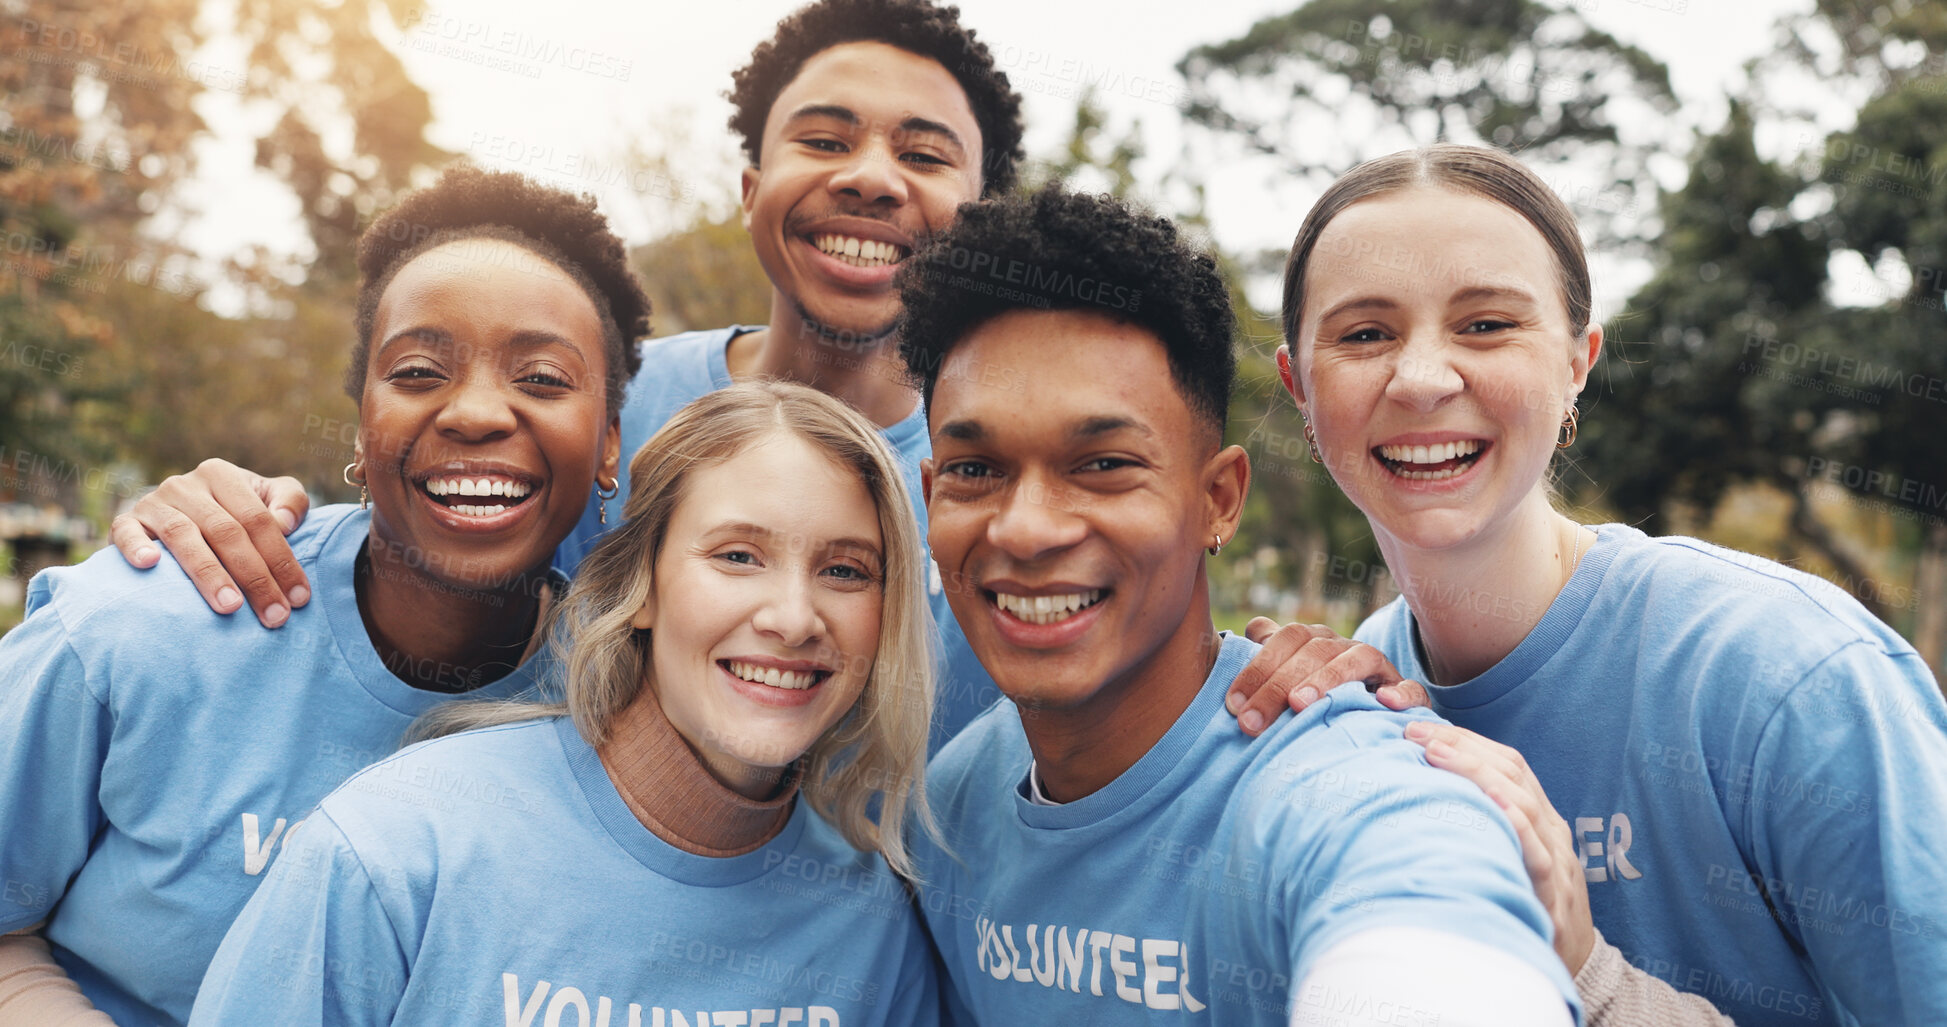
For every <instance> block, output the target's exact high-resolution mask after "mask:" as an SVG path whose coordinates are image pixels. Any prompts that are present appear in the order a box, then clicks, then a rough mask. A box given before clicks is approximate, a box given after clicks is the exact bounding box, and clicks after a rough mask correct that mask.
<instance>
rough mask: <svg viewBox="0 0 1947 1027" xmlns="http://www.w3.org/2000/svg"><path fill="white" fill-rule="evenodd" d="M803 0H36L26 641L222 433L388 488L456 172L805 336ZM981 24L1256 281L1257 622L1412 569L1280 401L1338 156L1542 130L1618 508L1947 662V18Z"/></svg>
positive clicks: (18, 507)
mask: <svg viewBox="0 0 1947 1027" xmlns="http://www.w3.org/2000/svg"><path fill="white" fill-rule="evenodd" d="M793 6H795V4H794V3H792V2H790V0H761V2H760V0H750V2H740V3H736V4H720V5H714V7H713V8H712V9H707V10H700V9H697V8H696V7H695V6H693V5H675V4H668V3H663V2H660V0H651V2H645V3H638V4H631V5H627V6H626V7H624V5H620V4H589V3H582V2H564V3H556V4H548V5H521V4H517V3H514V2H512V0H475V2H460V0H454V2H451V3H422V2H417V0H336V2H331V0H142V2H134V0H114V2H102V0H85V2H84V0H0V233H4V234H3V237H0V251H3V252H0V261H3V262H4V263H0V545H4V546H5V549H4V553H3V554H0V556H3V557H4V565H3V566H0V571H4V573H0V628H4V627H5V626H8V625H10V624H12V623H13V622H15V621H16V620H17V619H18V617H19V614H20V609H19V606H20V602H21V595H22V591H21V586H22V584H23V583H24V582H25V580H26V578H27V577H28V576H29V575H30V574H31V573H32V571H33V570H35V569H37V568H39V567H41V566H45V565H47V564H49V563H58V562H65V561H69V560H77V559H81V558H83V557H85V556H86V555H87V554H88V553H89V552H90V551H92V550H93V549H94V548H96V547H98V546H99V545H100V544H101V543H102V541H103V537H104V535H103V532H104V529H105V526H106V524H107V521H108V519H109V518H110V517H111V516H112V515H113V513H114V512H115V511H116V510H117V509H118V508H119V507H121V506H122V505H124V504H125V503H127V502H128V501H129V500H130V499H131V498H132V497H133V496H135V495H137V494H139V492H140V491H141V490H142V489H143V488H145V487H146V486H147V485H149V484H152V483H154V482H155V481H157V480H159V479H160V478H161V477H163V476H165V475H167V474H170V473H172V472H175V471H179V470H183V469H186V468H188V467H191V466H194V465H195V464H196V463H197V462H198V461H200V460H201V459H203V458H205V457H210V456H221V457H224V458H226V459H229V460H232V461H235V462H237V463H239V464H242V465H244V466H247V467H250V468H253V469H257V470H261V471H265V472H268V473H288V474H293V475H295V476H297V477H298V478H299V479H301V480H303V481H304V482H305V483H306V484H307V486H308V487H309V488H310V489H311V490H312V494H313V496H314V497H317V498H318V499H322V500H333V499H345V498H348V490H347V489H346V488H345V486H344V485H343V484H341V483H340V481H339V471H340V469H341V468H342V467H343V466H344V464H345V463H346V462H347V461H348V460H349V459H350V454H351V443H352V438H353V433H354V431H355V428H354V423H355V421H354V419H355V412H354V409H353V406H352V404H351V401H350V400H348V399H346V398H345V397H344V396H343V395H342V393H341V392H340V389H339V381H340V376H341V374H342V371H343V367H344V362H345V356H346V353H347V351H348V349H349V346H350V343H351V323H352V295H353V290H354V287H355V284H356V283H355V280H354V273H353V269H352V259H351V255H352V246H353V242H354V240H355V239H356V238H357V235H358V233H359V231H360V229H361V228H362V227H363V226H364V225H365V224H367V223H369V221H370V220H371V219H372V218H373V217H374V216H375V214H376V213H378V212H380V211H382V210H383V209H385V207H386V206H388V205H389V204H390V203H391V202H392V200H393V198H394V197H396V196H397V195H398V194H399V193H400V192H401V191H402V190H405V189H408V188H411V187H412V186H413V185H415V184H421V183H424V182H426V181H429V180H430V179H431V177H432V176H433V175H434V173H435V172H436V170H437V169H438V168H439V167H440V166H441V165H443V164H445V163H447V162H449V161H453V160H472V161H475V162H477V163H480V164H482V165H486V166H489V167H506V168H513V169H518V170H522V171H525V172H527V173H529V174H532V175H534V176H535V177H537V178H540V179H543V180H545V181H549V182H551V183H553V184H557V185H563V186H568V187H571V188H575V189H578V190H582V191H588V192H593V193H595V194H596V195H597V196H598V197H599V198H600V199H601V201H602V203H603V205H604V208H605V209H606V210H607V211H608V212H609V213H610V216H611V218H612V219H613V220H614V221H615V222H616V224H617V225H618V227H619V228H620V229H621V230H622V231H623V232H624V233H625V234H626V235H627V236H628V237H629V238H630V240H631V241H632V243H634V244H635V245H636V250H635V257H636V261H637V264H638V267H639V268H640V269H641V271H642V273H643V275H644V276H645V277H646V279H647V281H648V284H649V287H650V291H651V294H652V296H653V297H654V299H655V303H656V317H655V321H656V328H657V331H658V333H668V332H674V331H680V330H684V329H689V328H702V327H715V326H720V325H724V324H729V323H732V322H744V323H755V322H761V321H762V320H764V319H765V317H766V316H767V313H768V306H769V290H768V285H767V284H766V282H765V280H764V278H763V275H762V273H761V271H760V270H759V268H758V267H757V265H756V263H755V260H754V258H752V256H751V255H750V250H749V246H748V243H747V241H746V239H745V237H744V233H743V230H742V228H741V227H740V226H739V223H738V220H737V217H736V206H735V199H736V195H737V193H736V181H737V172H738V170H739V169H740V167H741V164H742V160H741V155H740V153H739V152H738V150H737V144H736V141H735V140H734V139H733V138H732V137H731V136H730V135H729V133H728V131H727V130H726V129H725V128H724V127H723V126H724V122H725V120H726V118H727V117H728V113H729V107H728V104H727V103H726V102H725V101H724V100H723V99H722V94H723V92H724V91H725V89H726V88H727V87H728V85H729V73H730V71H731V69H733V68H735V67H737V66H738V65H740V64H741V63H742V62H743V61H744V60H745V59H746V58H747V56H748V54H749V51H750V48H751V47H752V46H753V45H755V44H756V43H757V42H758V41H760V40H761V39H763V38H766V37H767V36H768V35H769V34H770V32H771V29H772V26H773V25H774V23H775V22H776V20H777V19H778V18H779V17H781V16H782V15H783V14H785V13H787V12H788V11H789V10H790V9H791V8H792V7H793ZM962 9H963V15H964V17H965V20H966V21H967V22H968V23H969V24H970V25H971V26H973V27H974V28H975V29H976V30H978V31H979V32H980V33H981V34H982V36H983V38H984V39H986V40H987V41H988V43H989V44H990V46H991V47H992V48H993V49H994V52H995V54H996V57H997V59H998V61H999V63H1000V64H1001V66H1002V68H1003V70H1005V71H1007V72H1008V73H1009V75H1010V76H1011V77H1012V79H1013V81H1014V84H1015V86H1016V88H1017V89H1019V90H1020V91H1021V92H1022V94H1023V95H1024V96H1025V97H1026V101H1027V107H1026V115H1027V118H1028V121H1029V129H1030V130H1029V135H1028V144H1029V149H1030V158H1031V167H1030V169H1029V172H1028V174H1027V175H1025V176H1024V177H1025V178H1026V179H1027V180H1028V181H1027V184H1026V185H1025V186H1024V188H1025V187H1031V186H1032V185H1034V184H1038V183H1039V182H1042V181H1046V180H1048V179H1051V178H1064V179H1068V180H1070V181H1072V182H1074V183H1076V184H1078V185H1081V186H1083V187H1086V188H1092V189H1098V190H1106V191H1113V192H1115V193H1118V194H1121V195H1125V196H1130V197H1135V198H1139V199H1141V200H1143V201H1145V202H1147V203H1149V204H1150V205H1152V206H1153V207H1155V208H1156V209H1158V210H1159V211H1162V212H1164V213H1168V214H1171V215H1173V216H1175V217H1177V218H1179V219H1180V220H1182V221H1183V222H1184V223H1185V224H1187V225H1189V226H1191V228H1192V230H1193V231H1195V232H1197V233H1199V234H1200V235H1201V236H1202V237H1203V238H1204V239H1205V240H1206V241H1207V242H1208V243H1209V245H1211V246H1212V247H1214V248H1215V249H1217V250H1218V251H1219V252H1220V253H1221V254H1222V255H1223V259H1224V261H1225V262H1226V264H1227V265H1228V267H1229V270H1230V271H1231V272H1232V278H1233V280H1234V282H1235V283H1236V292H1235V302H1236V304H1237V307H1238V310H1239V312H1240V314H1241V315H1242V319H1241V323H1242V325H1243V326H1244V330H1243V332H1242V335H1241V337H1240V339H1239V340H1238V344H1239V347H1240V351H1241V355H1242V367H1243V372H1244V373H1243V381H1242V383H1241V388H1240V389H1239V390H1238V394H1237V398H1236V401H1235V408H1234V411H1233V416H1232V425H1233V433H1234V435H1235V439H1234V441H1237V442H1240V443H1242V444H1244V445H1246V446H1247V447H1249V448H1250V449H1251V451H1252V455H1253V459H1254V461H1255V467H1256V469H1257V484H1256V487H1255V490H1254V494H1253V496H1252V501H1251V507H1250V511H1249V519H1248V522H1247V525H1246V527H1245V529H1244V531H1243V532H1242V533H1241V536H1240V541H1241V542H1243V543H1244V544H1243V545H1239V546H1236V547H1233V548H1232V549H1230V550H1227V551H1226V553H1225V555H1224V556H1222V557H1221V558H1219V559H1217V560H1214V561H1212V575H1213V579H1214V580H1215V582H1216V585H1217V593H1218V596H1219V601H1220V604H1221V605H1222V607H1223V608H1224V610H1225V613H1224V617H1225V622H1226V623H1227V624H1231V625H1235V624H1238V623H1241V621H1242V619H1243V617H1244V613H1243V611H1250V612H1263V613H1269V614H1271V615H1274V616H1276V617H1278V618H1280V619H1294V618H1295V619H1303V620H1307V621H1319V620H1322V621H1326V622H1329V623H1331V624H1333V625H1334V626H1335V627H1337V628H1338V629H1340V630H1341V631H1349V630H1350V629H1351V628H1352V627H1353V626H1354V625H1355V624H1357V622H1358V621H1359V620H1360V619H1361V618H1362V617H1363V616H1364V615H1365V614H1366V613H1367V612H1369V611H1370V610H1371V609H1373V608H1375V607H1376V606H1377V605H1379V604H1380V603H1383V602H1385V601H1386V600H1387V599H1389V598H1390V597H1391V596H1392V595H1393V594H1394V592H1393V589H1392V587H1391V583H1390V580H1389V578H1388V577H1387V574H1386V571H1385V569H1384V566H1383V564H1382V563H1381V562H1380V561H1379V559H1378V554H1377V552H1376V550H1375V548H1374V546H1373V544H1372V539H1371V536H1370V532H1369V531H1368V529H1367V527H1366V524H1365V521H1364V519H1363V518H1362V517H1361V516H1360V515H1359V514H1358V512H1357V511H1356V510H1355V509H1354V508H1353V507H1352V506H1351V505H1350V504H1349V503H1348V502H1347V501H1346V500H1345V499H1344V497H1343V496H1342V495H1341V494H1340V493H1339V491H1338V490H1337V489H1336V488H1335V487H1334V486H1333V485H1332V483H1331V481H1330V479H1329V478H1328V477H1327V476H1326V475H1325V474H1324V473H1323V468H1321V467H1320V466H1319V465H1316V464H1313V463H1312V462H1311V461H1310V460H1309V459H1308V457H1307V456H1306V452H1305V446H1304V442H1303V439H1302V436H1301V434H1300V432H1299V425H1298V419H1297V417H1296V414H1295V411H1294V410H1293V409H1292V407H1291V404H1290V401H1289V399H1288V398H1287V397H1285V396H1283V394H1282V393H1281V391H1280V390H1279V389H1278V387H1277V381H1276V375H1275V373H1274V371H1273V365H1272V351H1273V349H1274V347H1275V346H1276V344H1277V342H1278V341H1279V340H1278V330H1277V326H1276V319H1275V314H1276V302H1277V274H1278V271H1279V268H1280V262H1281V261H1282V258H1283V255H1284V250H1285V247H1286V246H1288V244H1289V241H1290V238H1291V236H1292V235H1293V234H1294V233H1295V231H1296V229H1297V226H1298V223H1299V221H1300V220H1301V219H1302V217H1303V215H1304V212H1305V210H1306V209H1307V208H1308V207H1309V206H1310V204H1311V202H1312V201H1313V200H1314V199H1315V198H1316V197H1317V195H1318V193H1319V192H1320V191H1321V190H1322V189H1323V188H1324V186H1325V185H1326V184H1327V183H1328V182H1329V181H1330V180H1331V179H1332V178H1333V177H1334V176H1336V175H1337V174H1339V173H1341V172H1343V171H1345V170H1346V169H1347V168H1349V167H1350V166H1352V165H1353V164H1354V163H1357V162H1358V161H1359V160H1362V159H1365V158H1368V157H1373V156H1377V155H1380V154H1384V153H1388V152H1392V151H1394V150H1398V149H1401V148H1404V147H1407V146H1412V145H1417V144H1423V143H1428V142H1433V141H1435V140H1441V139H1447V140H1455V141H1461V142H1489V143H1493V144H1496V145H1499V146H1502V147H1505V148H1508V149H1510V150H1514V151H1517V152H1519V153H1520V154H1521V155H1522V157H1523V158H1524V159H1525V160H1527V161H1528V162H1529V163H1530V165H1531V166H1533V167H1534V168H1535V169H1536V170H1538V171H1539V172H1540V173H1541V174H1542V175H1543V177H1544V178H1546V179H1547V180H1548V181H1549V182H1550V184H1551V185H1553V186H1554V187H1555V188H1556V189H1557V190H1558V191H1559V192H1560V193H1561V194H1562V195H1563V197H1564V198H1565V199H1567V200H1568V202H1569V203H1570V205H1571V206H1572V207H1573V209H1574V210H1575V212H1576V213H1577V215H1578V217H1579V218H1580V220H1581V223H1582V226H1583V228H1584V232H1585V235H1586V239H1587V242H1588V244H1589V246H1590V248H1591V252H1592V263H1593V267H1594V270H1595V273H1596V275H1597V280H1598V281H1597V286H1598V300H1599V314H1600V316H1601V318H1602V320H1603V321H1604V323H1605V325H1606V326H1607V333H1608V340H1609V342H1608V346H1607V351H1606V353H1605V355H1604V361H1603V365H1602V366H1601V367H1600V368H1599V369H1598V371H1597V374H1596V377H1595V382H1594V384H1593V385H1592V386H1591V388H1590V390H1589V392H1588V393H1587V394H1585V397H1584V401H1583V407H1584V416H1583V418H1582V430H1581V439H1580V441H1579V442H1578V443H1577V445H1576V446H1575V447H1574V448H1573V449H1572V450H1569V451H1568V452H1567V453H1566V454H1565V457H1566V459H1565V460H1564V462H1563V463H1562V465H1561V471H1562V473H1561V477H1560V481H1559V482H1558V487H1559V488H1560V490H1561V492H1562V496H1563V500H1564V502H1565V503H1566V504H1567V505H1569V506H1570V507H1572V508H1573V509H1574V512H1575V513H1576V515H1577V516H1580V517H1582V518H1583V519H1585V520H1598V519H1613V520H1620V521H1624V522H1627V523H1630V524H1635V525H1637V526H1639V527H1641V528H1643V529H1644V530H1645V531H1648V532H1650V533H1652V534H1672V533H1683V534H1692V535H1698V536H1701V537H1704V538H1708V539H1711V540H1713V541H1717V542H1720V543H1723V544H1726V545H1730V546H1734V547H1737V548H1739V549H1743V550H1747V551H1750V552H1754V553H1759V554H1762V555H1765V556H1768V557H1772V558H1775V559H1778V560H1782V561H1784V562H1786V563H1789V564H1791V565H1793V566H1795V567H1799V568H1801V569H1804V570H1806V571H1809V572H1811V573H1814V574H1817V575H1820V576H1821V577H1825V578H1827V579H1829V580H1831V581H1833V582H1835V583H1837V584H1838V585H1839V586H1840V587H1842V588H1844V589H1846V590H1847V591H1849V592H1851V593H1852V594H1853V595H1855V596H1857V597H1858V598H1859V599H1860V601H1861V602H1863V603H1864V604H1865V605H1866V606H1867V607H1868V608H1869V609H1871V610H1872V611H1873V612H1874V613H1876V614H1877V615H1879V616H1880V617H1882V618H1883V619H1885V620H1886V621H1888V622H1889V623H1891V624H1892V625H1893V626H1894V627H1896V628H1897V629H1899V630H1900V631H1901V632H1902V633H1904V634H1905V635H1906V636H1907V637H1909V638H1910V639H1912V640H1913V642H1914V643H1915V645H1916V646H1917V647H1918V648H1919V649H1920V651H1921V652H1922V653H1923V654H1924V655H1925V656H1926V657H1927V659H1928V660H1929V661H1930V662H1931V664H1932V665H1933V666H1934V668H1935V669H1936V673H1939V672H1940V671H1941V670H1942V669H1943V666H1944V665H1947V445H1943V442H1947V315H1944V314H1943V310H1942V298H1943V292H1947V5H1944V4H1941V3H1938V2H1935V0H1892V2H1884V3H1872V2H1862V0H1846V2H1840V0H1752V2H1735V3H1734V2H1732V0H1572V2H1562V0H1553V2H1536V0H1398V2H1392V3H1378V2H1372V0H1310V2H1298V0H1282V2H1278V0H1200V2H1198V3H1196V4H1194V5H1190V4H1182V3H1177V2H1171V3H1161V2H1127V3H1116V2H1111V0H1071V2H1065V3H1063V4H1060V5H1054V4H1048V3H1045V2H1034V0H969V2H967V3H964V4H963V5H962ZM1617 627H1618V630H1629V627H1628V626H1627V625H1618V626H1617Z"/></svg>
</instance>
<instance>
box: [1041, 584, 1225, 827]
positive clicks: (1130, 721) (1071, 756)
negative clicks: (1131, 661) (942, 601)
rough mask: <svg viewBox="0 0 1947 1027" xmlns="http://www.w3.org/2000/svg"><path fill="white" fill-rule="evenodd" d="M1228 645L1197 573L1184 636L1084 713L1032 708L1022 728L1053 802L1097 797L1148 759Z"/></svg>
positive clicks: (1104, 689) (1084, 705)
mask: <svg viewBox="0 0 1947 1027" xmlns="http://www.w3.org/2000/svg"><path fill="white" fill-rule="evenodd" d="M1220 644H1221V642H1220V640H1219V639H1218V637H1217V631H1216V628H1214V627H1213V626H1212V625H1211V622H1210V589H1209V585H1208V584H1207V583H1206V582H1205V580H1204V576H1203V570H1202V568H1201V566H1199V568H1198V571H1197V586H1196V595H1195V597H1194V600H1193V601H1192V603H1191V608H1190V610H1189V611H1188V613H1187V614H1186V615H1185V616H1184V617H1183V619H1182V621H1181V622H1180V625H1179V626H1178V628H1177V630H1176V632H1175V633H1174V634H1172V635H1171V636H1170V637H1169V638H1168V639H1167V640H1166V641H1165V642H1164V643H1163V644H1162V645H1161V646H1159V647H1157V648H1156V650H1155V651H1154V652H1152V653H1151V654H1150V655H1149V656H1148V657H1146V658H1145V659H1144V660H1143V661H1142V662H1141V663H1140V664H1138V665H1136V666H1134V667H1131V668H1129V669H1128V670H1127V671H1126V672H1124V673H1123V674H1121V675H1119V676H1118V677H1117V678H1116V679H1115V680H1112V681H1109V682H1106V683H1104V684H1103V685H1102V686H1101V687H1100V688H1097V689H1095V690H1094V692H1093V693H1091V694H1090V696H1089V698H1088V699H1086V700H1084V701H1083V702H1081V703H1080V704H1078V705H1075V706H1071V707H1066V708H1060V709H1056V708H1050V707H1045V706H1037V705H1035V704H1033V703H1029V704H1027V705H1025V706H1023V707H1022V709H1021V725H1022V728H1023V730H1025V731H1026V733H1027V736H1028V748H1029V749H1030V750H1032V751H1033V752H1034V766H1035V770H1036V772H1037V773H1039V774H1040V775H1041V785H1042V787H1043V789H1044V790H1046V792H1047V793H1048V798H1050V799H1053V800H1054V801H1056V802H1074V801H1075V800H1076V799H1080V798H1083V797H1085V796H1088V795H1093V794H1094V793H1095V792H1097V791H1099V790H1101V789H1102V788H1103V787H1105V786H1107V785H1108V783H1109V782H1111V781H1114V780H1115V779H1116V778H1118V777H1120V776H1122V774H1123V773H1124V772H1126V771H1127V770H1128V769H1129V768H1130V767H1133V766H1135V765H1136V761H1137V760H1140V759H1142V758H1143V756H1144V755H1146V754H1148V752H1149V750H1150V749H1152V748H1154V747H1155V745H1156V743H1157V742H1159V741H1162V738H1163V736H1164V735H1165V734H1168V733H1169V730H1170V728H1171V727H1172V726H1174V725H1175V724H1176V721H1177V719H1178V718H1179V717H1181V716H1182V715H1183V711H1184V710H1186V709H1189V708H1190V703H1191V702H1193V701H1195V699H1196V697H1197V693H1198V692H1199V691H1201V690H1202V689H1203V683H1204V680H1205V679H1206V678H1208V677H1209V676H1210V668H1211V667H1212V666H1213V665H1215V664H1216V662H1217V650H1218V647H1219V646H1220Z"/></svg>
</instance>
